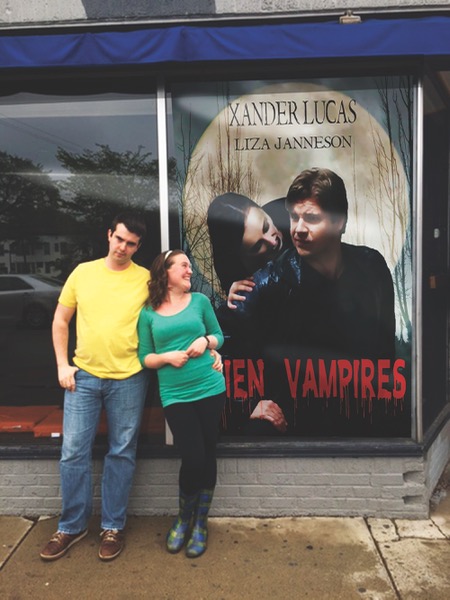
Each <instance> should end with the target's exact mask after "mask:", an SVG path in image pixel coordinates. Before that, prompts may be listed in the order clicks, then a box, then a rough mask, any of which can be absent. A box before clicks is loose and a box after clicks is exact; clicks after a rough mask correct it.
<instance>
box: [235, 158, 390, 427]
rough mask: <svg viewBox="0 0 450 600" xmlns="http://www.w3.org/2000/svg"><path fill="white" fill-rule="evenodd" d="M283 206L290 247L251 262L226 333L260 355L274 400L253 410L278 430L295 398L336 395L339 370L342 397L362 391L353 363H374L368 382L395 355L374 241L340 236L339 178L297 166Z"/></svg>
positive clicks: (386, 280) (343, 218) (293, 420)
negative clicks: (249, 280)
mask: <svg viewBox="0 0 450 600" xmlns="http://www.w3.org/2000/svg"><path fill="white" fill-rule="evenodd" d="M286 209H287V211H288V213H289V217H290V233H291V238H292V242H293V245H294V248H293V249H288V250H286V252H284V253H283V254H282V255H281V256H279V257H278V258H276V259H275V260H274V261H271V262H270V263H268V264H267V265H266V266H265V267H264V268H262V269H260V270H259V271H258V272H257V273H256V274H255V275H254V278H253V283H254V287H253V289H252V291H251V292H248V291H247V292H245V291H244V292H241V295H242V298H243V299H242V300H241V301H238V302H235V303H234V304H235V306H236V309H235V310H229V318H230V322H231V323H232V325H231V327H232V337H233V339H234V340H235V341H236V342H238V343H239V345H240V347H241V348H245V353H246V354H247V356H254V357H257V356H260V357H262V358H263V359H264V365H265V367H264V368H265V382H266V385H265V397H266V398H272V399H273V400H275V403H276V405H277V406H275V405H274V403H273V402H271V401H267V400H266V401H265V402H259V403H258V405H257V407H256V409H255V410H254V411H253V414H252V417H253V419H255V418H257V417H259V419H260V420H263V421H266V423H265V425H266V426H267V423H270V424H271V426H272V428H273V427H275V428H276V429H277V430H279V431H282V432H284V431H286V429H287V430H288V431H289V430H291V431H298V429H299V426H300V428H301V426H302V424H299V423H298V419H297V416H298V414H297V413H296V408H297V405H298V403H299V402H301V401H308V402H311V401H314V400H315V399H317V398H322V399H323V398H324V397H325V396H333V390H334V391H335V392H336V396H337V397H339V395H340V393H339V389H340V390H341V400H342V395H343V393H342V390H343V387H342V385H341V387H340V384H339V378H340V377H341V378H343V379H344V380H345V381H344V383H345V386H346V387H345V394H344V395H345V396H346V397H347V398H348V395H352V396H355V395H356V396H357V395H358V394H359V393H362V391H361V389H360V387H359V386H360V383H361V381H360V380H361V378H362V380H363V382H365V383H364V385H366V383H367V373H366V372H362V371H361V368H362V366H361V365H363V366H364V369H367V368H369V367H370V365H372V366H373V367H374V369H375V371H376V372H375V373H372V377H371V381H370V384H371V385H370V388H371V389H374V386H375V387H376V385H377V378H378V377H379V373H378V371H377V363H378V361H380V360H383V359H385V360H386V361H393V359H394V355H395V314H394V289H393V283H392V277H391V274H390V272H389V269H388V267H387V265H386V262H385V260H384V258H383V257H382V256H381V254H380V253H379V252H378V251H377V250H374V249H372V248H368V247H366V246H354V245H350V244H345V243H343V242H342V241H341V237H342V234H343V233H344V232H345V228H346V224H347V213H348V201H347V193H346V189H345V185H344V182H343V180H342V179H341V178H340V177H339V176H338V175H337V174H336V173H334V172H333V171H330V170H328V169H318V168H314V169H309V170H305V171H303V172H302V173H300V175H298V176H297V177H296V178H295V180H294V181H293V183H292V184H291V186H290V188H289V191H288V193H287V197H286ZM343 361H345V362H343ZM361 361H363V362H362V363H361ZM364 361H366V362H364ZM368 361H373V362H371V363H370V364H369V362H368ZM383 364H387V363H383ZM344 367H345V370H344V371H342V369H344ZM340 369H341V371H340ZM349 369H351V376H350V375H349V372H348V371H349ZM319 371H320V372H319ZM383 377H384V375H383V376H382V378H383ZM320 378H322V380H323V379H324V378H325V379H326V384H325V385H323V381H322V383H321V382H320V381H319V380H320ZM313 379H314V381H313ZM305 382H306V387H305ZM305 390H306V392H305ZM364 392H367V386H366V387H365V389H364ZM316 405H317V406H319V403H316ZM303 426H304V424H303ZM318 430H320V425H319V428H318ZM330 432H332V428H331V430H330V431H328V432H326V433H330Z"/></svg>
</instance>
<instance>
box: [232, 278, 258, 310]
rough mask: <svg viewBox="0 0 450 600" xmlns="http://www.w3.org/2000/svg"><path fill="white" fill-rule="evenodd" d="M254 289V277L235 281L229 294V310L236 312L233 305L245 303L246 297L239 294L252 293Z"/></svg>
mask: <svg viewBox="0 0 450 600" xmlns="http://www.w3.org/2000/svg"><path fill="white" fill-rule="evenodd" d="M254 287H255V284H254V283H253V277H249V278H248V279H242V280H241V281H234V282H233V283H232V284H231V287H230V290H229V292H228V298H227V306H228V308H231V309H232V310H235V309H236V306H235V305H234V304H233V302H243V301H245V296H240V295H239V292H251V291H252V289H253V288H254Z"/></svg>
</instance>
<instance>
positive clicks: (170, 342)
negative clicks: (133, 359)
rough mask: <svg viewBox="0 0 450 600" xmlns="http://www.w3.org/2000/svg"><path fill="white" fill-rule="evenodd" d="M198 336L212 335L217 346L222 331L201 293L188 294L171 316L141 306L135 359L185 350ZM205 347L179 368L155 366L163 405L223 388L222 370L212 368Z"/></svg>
mask: <svg viewBox="0 0 450 600" xmlns="http://www.w3.org/2000/svg"><path fill="white" fill-rule="evenodd" d="M202 335H214V336H215V337H216V338H217V340H218V342H219V345H218V347H220V346H221V345H222V344H223V334H222V331H221V329H220V326H219V323H218V321H217V318H216V315H215V314H214V311H213V308H212V306H211V303H210V302H209V300H208V298H207V297H206V296H204V295H203V294H199V293H192V294H191V301H190V303H189V304H188V306H187V307H186V308H184V309H183V310H182V311H180V312H179V313H177V314H175V315H171V316H163V315H159V314H158V313H156V312H155V311H154V310H153V309H152V308H151V307H145V308H143V309H142V311H141V314H140V316H139V322H138V336H139V351H138V352H139V360H140V361H141V364H142V365H143V366H145V364H144V359H145V357H146V356H147V354H153V353H156V354H161V353H163V352H171V351H174V350H187V348H188V347H189V346H190V345H191V343H192V342H193V341H194V340H196V339H197V338H199V337H201V336H202ZM213 362H214V358H213V357H212V356H211V354H210V352H209V350H206V351H205V352H204V353H203V354H202V355H201V356H198V357H196V358H190V359H189V360H188V361H187V363H186V364H185V365H184V366H183V367H180V368H176V367H173V366H172V365H164V366H163V367H161V368H160V369H158V380H159V391H160V395H161V402H162V405H163V406H168V405H169V404H174V403H175V402H193V401H195V400H201V399H202V398H206V397H208V396H214V395H216V394H220V393H221V392H223V391H224V390H225V380H224V377H223V375H222V373H220V372H218V371H215V370H214V369H213V368H212V364H213Z"/></svg>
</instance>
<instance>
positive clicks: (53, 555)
mask: <svg viewBox="0 0 450 600" xmlns="http://www.w3.org/2000/svg"><path fill="white" fill-rule="evenodd" d="M87 533H88V530H87V529H85V530H84V531H81V532H80V533H63V532H62V531H57V532H56V533H54V534H53V535H52V537H51V538H50V541H49V542H48V544H47V545H46V546H45V548H44V549H43V550H42V552H41V553H40V555H39V556H40V557H41V558H42V560H57V559H58V558H61V556H64V554H65V553H66V552H67V550H68V549H69V548H70V547H71V546H73V545H74V544H76V543H77V542H79V541H80V540H82V539H83V538H84V537H85V536H86V535H87Z"/></svg>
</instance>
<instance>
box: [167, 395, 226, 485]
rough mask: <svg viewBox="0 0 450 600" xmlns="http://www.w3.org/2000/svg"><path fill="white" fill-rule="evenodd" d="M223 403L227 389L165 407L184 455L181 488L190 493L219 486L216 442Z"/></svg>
mask: <svg viewBox="0 0 450 600" xmlns="http://www.w3.org/2000/svg"><path fill="white" fill-rule="evenodd" d="M224 403H225V392H223V393H222V394H217V395H216V396H209V397H208V398H202V399H201V400H196V401H195V402H177V403H176V404H170V405H169V406H166V407H165V408H164V415H165V417H166V419H167V423H168V424H169V427H170V430H171V431H172V434H173V439H174V443H175V445H176V446H177V448H178V450H179V451H180V454H181V467H180V475H179V484H180V489H181V490H182V491H183V492H184V493H185V494H187V495H188V496H191V495H193V494H196V493H197V492H198V491H199V490H201V489H205V488H206V489H212V488H214V486H215V485H216V479H217V459H216V445H217V440H218V437H219V420H220V415H221V414H222V410H223V407H224Z"/></svg>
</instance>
